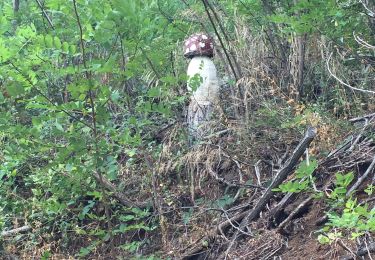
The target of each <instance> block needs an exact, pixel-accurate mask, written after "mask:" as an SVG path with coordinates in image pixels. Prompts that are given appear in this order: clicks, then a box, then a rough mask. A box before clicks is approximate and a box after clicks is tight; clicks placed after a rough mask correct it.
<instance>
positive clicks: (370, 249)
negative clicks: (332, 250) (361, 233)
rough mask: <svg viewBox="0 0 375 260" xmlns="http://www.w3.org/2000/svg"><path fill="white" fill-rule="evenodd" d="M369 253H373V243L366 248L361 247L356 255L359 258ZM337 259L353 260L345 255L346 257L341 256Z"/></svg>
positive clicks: (374, 246) (374, 244)
mask: <svg viewBox="0 0 375 260" xmlns="http://www.w3.org/2000/svg"><path fill="white" fill-rule="evenodd" d="M371 252H375V242H374V243H370V244H368V245H367V246H365V247H361V248H360V249H358V250H357V252H356V255H357V256H359V257H360V256H364V255H366V254H369V253H371ZM339 259H340V260H353V259H355V258H354V257H353V256H351V255H350V256H349V255H346V256H341V257H340V258H339Z"/></svg>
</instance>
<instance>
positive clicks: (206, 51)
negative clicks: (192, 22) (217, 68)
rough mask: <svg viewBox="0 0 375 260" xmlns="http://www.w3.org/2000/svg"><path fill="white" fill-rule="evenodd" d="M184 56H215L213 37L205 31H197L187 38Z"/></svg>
mask: <svg viewBox="0 0 375 260" xmlns="http://www.w3.org/2000/svg"><path fill="white" fill-rule="evenodd" d="M184 56H185V57H186V58H193V57H197V56H206V57H209V58H212V57H213V56H214V43H213V39H212V38H211V37H210V36H209V35H207V34H204V33H196V34H193V35H191V36H190V37H189V38H187V39H186V40H185V44H184Z"/></svg>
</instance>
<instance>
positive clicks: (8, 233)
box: [0, 225, 31, 237]
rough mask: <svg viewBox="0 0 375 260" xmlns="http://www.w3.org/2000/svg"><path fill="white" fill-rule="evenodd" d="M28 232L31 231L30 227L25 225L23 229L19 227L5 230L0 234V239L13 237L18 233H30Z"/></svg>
mask: <svg viewBox="0 0 375 260" xmlns="http://www.w3.org/2000/svg"><path fill="white" fill-rule="evenodd" d="M30 230H31V227H30V226H28V225H26V226H23V227H19V228H15V229H11V230H7V231H2V232H1V233H0V237H10V236H13V235H17V234H18V233H22V232H27V231H30Z"/></svg>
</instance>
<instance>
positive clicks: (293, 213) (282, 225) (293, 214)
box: [277, 196, 313, 231]
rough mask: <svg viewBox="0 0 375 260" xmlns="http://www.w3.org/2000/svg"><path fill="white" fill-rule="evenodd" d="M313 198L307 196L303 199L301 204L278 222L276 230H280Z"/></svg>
mask: <svg viewBox="0 0 375 260" xmlns="http://www.w3.org/2000/svg"><path fill="white" fill-rule="evenodd" d="M312 200H313V196H309V197H308V198H307V199H305V200H304V201H303V202H302V203H301V204H299V205H298V207H296V208H295V209H294V210H293V211H292V213H290V214H289V216H288V217H287V218H286V219H285V220H284V221H283V222H281V223H280V225H279V227H278V228H277V230H278V231H281V230H283V229H284V227H285V226H286V225H287V224H288V223H289V222H290V221H291V220H292V219H293V218H294V216H296V215H297V214H298V213H299V212H300V211H301V210H302V209H304V208H305V207H306V206H307V205H309V203H310V202H311V201H312Z"/></svg>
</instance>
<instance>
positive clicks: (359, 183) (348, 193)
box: [346, 156, 375, 197]
mask: <svg viewBox="0 0 375 260" xmlns="http://www.w3.org/2000/svg"><path fill="white" fill-rule="evenodd" d="M374 167H375V156H374V159H373V160H372V162H371V164H370V166H369V167H368V168H367V170H366V172H365V173H364V174H363V175H362V176H361V177H360V178H358V180H357V182H356V183H355V184H354V185H353V186H352V187H351V188H350V189H349V190H348V192H347V193H346V196H347V197H349V196H350V195H351V194H352V193H353V192H354V191H355V190H356V189H357V188H358V187H359V185H361V184H362V182H363V181H364V180H365V179H367V177H368V175H369V174H370V173H371V172H372V170H373V169H374Z"/></svg>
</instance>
